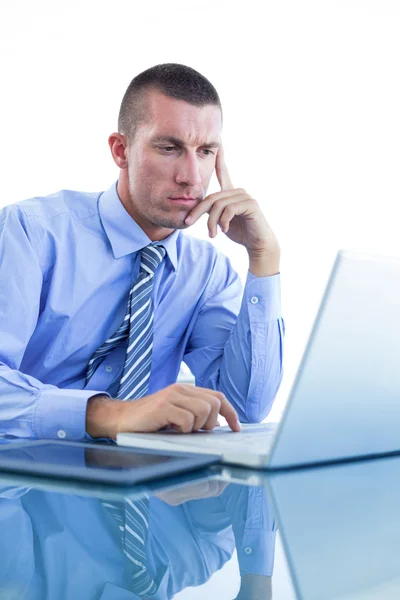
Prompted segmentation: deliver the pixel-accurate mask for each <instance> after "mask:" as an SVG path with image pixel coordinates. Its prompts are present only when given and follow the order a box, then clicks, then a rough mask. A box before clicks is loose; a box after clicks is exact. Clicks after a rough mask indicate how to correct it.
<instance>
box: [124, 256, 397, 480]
mask: <svg viewBox="0 0 400 600" xmlns="http://www.w3.org/2000/svg"><path fill="white" fill-rule="evenodd" d="M117 444H119V445H125V446H133V447H137V448H152V449H156V450H159V451H161V450H163V451H165V450H167V449H169V450H181V451H183V450H184V451H185V452H194V453H200V454H207V453H210V454H214V455H215V454H216V455H219V456H220V460H221V462H222V463H226V464H233V465H242V466H246V467H255V468H259V469H260V468H262V469H282V468H294V467H299V466H309V465H314V464H323V463H327V462H334V461H340V460H350V459H354V458H363V457H365V458H370V457H375V456H379V455H383V454H388V453H398V452H400V258H391V257H383V256H376V255H371V254H363V253H355V252H348V251H343V250H341V251H339V252H338V254H337V257H336V260H335V262H334V265H333V268H332V272H331V274H330V277H329V281H328V284H327V286H326V289H325V293H324V295H323V298H322V301H321V305H320V308H319V310H318V313H317V316H316V319H315V322H314V325H313V327H312V330H311V334H310V336H309V340H308V342H307V344H306V348H305V351H304V354H303V357H302V359H301V362H300V366H299V368H298V371H297V374H296V377H295V380H294V383H293V386H292V389H291V391H290V394H289V398H288V402H287V404H286V407H285V411H284V414H283V416H282V419H281V421H280V422H279V423H266V424H247V425H246V424H244V425H242V431H241V432H235V433H234V432H232V431H231V430H230V429H229V427H219V428H216V429H214V430H213V431H211V432H205V431H199V432H196V433H190V434H180V433H176V432H172V431H171V432H165V431H164V432H157V433H151V434H148V433H120V434H119V435H118V436H117Z"/></svg>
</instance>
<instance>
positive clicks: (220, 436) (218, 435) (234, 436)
mask: <svg viewBox="0 0 400 600" xmlns="http://www.w3.org/2000/svg"><path fill="white" fill-rule="evenodd" d="M247 427H248V429H247V428H246V425H242V431H238V432H233V431H231V429H230V428H229V427H221V428H218V429H214V431H213V432H212V433H210V434H207V433H205V434H203V433H202V434H201V436H202V438H201V442H202V443H206V444H210V445H212V446H213V447H219V446H224V447H225V448H226V447H227V444H229V445H231V444H232V447H233V446H240V447H241V448H243V447H245V448H248V449H253V450H257V448H260V449H265V446H266V442H267V440H268V442H270V440H272V439H273V437H274V436H275V432H276V428H277V424H276V423H265V424H262V425H260V426H257V425H250V426H247Z"/></svg>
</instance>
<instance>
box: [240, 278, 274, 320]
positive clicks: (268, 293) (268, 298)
mask: <svg viewBox="0 0 400 600" xmlns="http://www.w3.org/2000/svg"><path fill="white" fill-rule="evenodd" d="M243 304H246V305H247V308H248V312H249V315H250V321H251V322H252V321H256V322H259V321H263V322H265V321H274V320H276V319H279V318H280V317H281V312H282V311H281V276H280V274H279V273H277V274H276V275H270V276H269V277H256V275H253V273H251V272H250V271H248V273H247V279H246V285H245V288H244V293H243V301H242V306H243Z"/></svg>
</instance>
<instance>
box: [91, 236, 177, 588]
mask: <svg viewBox="0 0 400 600" xmlns="http://www.w3.org/2000/svg"><path fill="white" fill-rule="evenodd" d="M165 253H166V250H165V248H164V247H163V246H160V245H155V244H149V245H148V246H146V247H145V248H143V249H142V251H141V262H140V271H139V275H138V277H137V279H136V281H135V283H134V285H133V287H132V289H131V291H130V293H129V299H128V307H127V311H126V315H125V318H124V320H123V322H122V324H121V326H120V327H119V328H118V330H117V331H116V332H115V333H114V334H113V335H112V336H111V337H110V338H109V339H108V340H106V341H105V342H104V343H103V344H102V345H101V346H100V348H98V349H97V350H96V352H95V353H94V354H93V356H92V358H91V359H90V361H89V364H88V369H87V374H86V384H87V383H88V382H89V380H90V378H91V377H92V375H93V373H94V372H95V371H96V369H97V367H98V366H99V364H100V363H101V362H102V361H103V360H104V358H105V357H106V356H107V354H108V353H109V352H111V350H113V349H114V348H116V347H117V346H118V345H119V344H120V343H121V342H122V341H123V340H125V339H126V338H128V347H127V350H126V356H125V364H124V370H123V372H122V376H121V380H120V382H119V388H118V394H117V398H119V399H121V400H135V399H136V398H141V397H142V396H145V395H146V393H147V390H148V387H149V378H150V371H151V355H152V349H153V319H154V313H153V300H152V291H153V283H154V273H155V271H156V269H157V267H158V265H159V264H160V263H161V261H162V260H163V258H164V256H165ZM103 504H104V506H105V507H106V509H107V510H108V511H109V512H110V513H111V514H112V515H113V517H114V518H115V520H116V522H117V523H118V526H119V529H120V532H121V542H122V548H123V551H124V553H125V554H126V556H127V558H128V559H129V560H130V561H131V563H132V586H133V587H132V589H133V591H134V592H135V593H136V594H137V595H138V596H141V597H143V596H150V595H151V594H154V593H155V592H156V590H157V587H156V584H155V583H154V580H153V578H152V577H151V575H150V574H149V572H148V571H147V568H146V540H147V530H148V527H149V520H148V519H149V500H148V497H146V498H144V499H142V500H134V501H132V500H129V499H126V500H125V502H123V503H112V504H111V503H109V502H103Z"/></svg>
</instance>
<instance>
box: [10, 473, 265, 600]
mask: <svg viewBox="0 0 400 600" xmlns="http://www.w3.org/2000/svg"><path fill="white" fill-rule="evenodd" d="M0 523H1V533H2V535H1V536H0V595H1V597H3V595H4V594H5V595H7V593H8V594H9V595H10V597H13V598H14V597H15V598H17V597H18V598H24V599H26V600H45V599H46V600H47V599H49V600H52V599H54V598H65V599H66V600H69V599H73V600H88V599H92V598H97V599H101V600H122V599H125V598H126V600H128V599H131V600H134V599H137V598H138V596H137V595H136V594H135V593H134V592H133V591H132V573H131V563H130V562H129V561H128V560H127V559H126V558H125V556H124V554H123V552H122V545H121V536H120V531H119V528H118V524H117V522H116V521H115V520H114V519H113V517H112V515H111V514H110V513H109V512H108V511H107V510H106V508H105V507H104V506H103V504H102V502H101V501H100V500H98V499H97V498H84V497H81V496H73V495H69V494H55V493H49V492H42V491H39V490H35V489H33V490H23V489H19V490H18V489H17V490H13V489H12V488H8V489H1V488H0ZM275 536H276V521H275V518H274V515H273V513H272V510H271V506H270V503H269V501H268V497H267V494H266V490H265V489H264V488H258V487H246V486H242V485H236V484H231V485H229V486H228V487H227V488H226V489H225V490H224V491H223V493H222V494H221V495H220V496H217V497H210V498H205V499H202V500H192V501H189V502H186V503H184V504H181V505H179V506H170V505H169V504H166V503H165V502H163V501H162V500H160V499H159V498H156V497H152V498H151V499H150V516H149V530H148V539H147V544H146V562H147V566H148V569H149V572H150V573H151V575H152V577H153V578H154V580H155V583H156V586H157V592H156V593H155V594H154V596H152V598H154V600H167V599H168V598H172V597H174V596H175V594H177V593H179V592H180V591H182V590H183V589H185V588H186V587H188V586H199V585H202V584H204V583H205V582H206V581H208V579H209V578H210V577H211V576H212V575H213V573H215V572H216V571H217V570H219V569H221V568H222V567H223V566H224V565H225V564H226V562H227V561H228V560H229V559H230V558H231V557H232V555H233V552H234V550H235V546H236V549H237V556H238V563H239V570H240V575H241V576H242V577H243V576H244V575H248V574H257V575H264V576H265V577H271V575H272V573H273V564H274V550H275Z"/></svg>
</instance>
